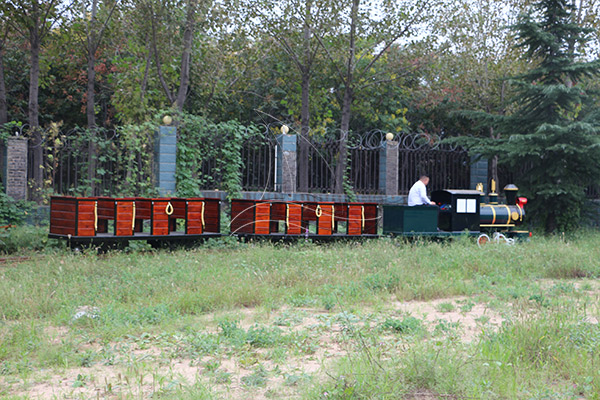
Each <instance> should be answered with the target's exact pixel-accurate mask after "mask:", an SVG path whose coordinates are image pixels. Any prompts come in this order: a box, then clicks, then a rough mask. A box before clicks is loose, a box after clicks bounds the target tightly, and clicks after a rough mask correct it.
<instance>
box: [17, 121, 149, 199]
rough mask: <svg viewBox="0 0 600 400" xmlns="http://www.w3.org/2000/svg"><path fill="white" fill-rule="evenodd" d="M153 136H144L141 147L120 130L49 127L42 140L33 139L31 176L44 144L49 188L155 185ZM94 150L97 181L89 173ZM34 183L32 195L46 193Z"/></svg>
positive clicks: (104, 190)
mask: <svg viewBox="0 0 600 400" xmlns="http://www.w3.org/2000/svg"><path fill="white" fill-rule="evenodd" d="M22 129H23V130H24V131H25V130H26V127H24V128H22ZM151 137H152V135H151V134H149V135H148V137H145V138H142V140H141V141H139V142H138V143H140V148H132V146H131V145H128V144H127V143H126V139H125V137H124V136H122V135H119V133H118V132H117V131H116V130H106V129H98V130H96V131H95V132H94V133H93V134H92V133H91V132H90V131H89V130H86V129H79V128H76V129H71V130H65V131H61V130H58V129H55V128H49V129H46V130H44V131H43V132H42V142H40V143H37V142H35V141H34V140H33V139H31V140H30V141H29V157H28V160H29V165H28V179H29V180H32V179H33V170H34V163H33V152H34V151H35V150H36V148H40V147H41V149H42V154H43V165H42V168H43V173H42V176H43V180H44V187H45V189H44V190H45V191H48V192H50V193H55V194H63V195H84V194H85V195H114V194H115V193H128V194H135V193H136V191H138V190H139V189H140V187H141V186H144V185H145V187H151V182H150V180H151V165H150V163H151V157H152V147H151V146H150V144H151ZM90 144H93V146H90ZM90 151H94V152H95V156H94V158H95V162H96V167H95V168H94V171H93V172H94V173H93V177H92V179H93V180H94V185H92V182H91V181H90V179H89V176H88V165H89V162H90ZM148 152H149V153H150V154H145V153H148ZM133 173H135V176H132V174H133ZM30 186H31V187H30V193H29V196H30V198H39V197H40V195H43V193H42V194H40V193H34V192H33V191H34V190H36V189H35V188H34V187H33V185H30ZM92 186H95V187H96V191H95V193H91V191H90V188H91V187H92ZM37 190H39V189H37Z"/></svg>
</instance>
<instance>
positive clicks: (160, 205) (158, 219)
mask: <svg viewBox="0 0 600 400" xmlns="http://www.w3.org/2000/svg"><path fill="white" fill-rule="evenodd" d="M167 204H169V201H168V200H153V201H152V235H155V236H157V235H158V236H161V235H168V234H169V216H168V215H167V213H166V211H165V210H166V208H167Z"/></svg>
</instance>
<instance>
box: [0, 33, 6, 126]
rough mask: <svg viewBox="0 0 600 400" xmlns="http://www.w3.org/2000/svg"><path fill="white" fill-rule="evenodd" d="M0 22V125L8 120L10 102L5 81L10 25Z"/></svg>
mask: <svg viewBox="0 0 600 400" xmlns="http://www.w3.org/2000/svg"><path fill="white" fill-rule="evenodd" d="M3 25H5V24H4V23H0V35H1V36H0V127H1V126H2V125H4V124H5V123H7V122H8V102H7V99H6V83H5V81H4V47H5V46H6V37H7V35H8V25H5V26H3Z"/></svg>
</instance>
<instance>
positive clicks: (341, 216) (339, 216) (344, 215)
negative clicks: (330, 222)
mask: <svg viewBox="0 0 600 400" xmlns="http://www.w3.org/2000/svg"><path fill="white" fill-rule="evenodd" d="M347 219H348V203H336V204H335V220H336V221H346V220H347Z"/></svg>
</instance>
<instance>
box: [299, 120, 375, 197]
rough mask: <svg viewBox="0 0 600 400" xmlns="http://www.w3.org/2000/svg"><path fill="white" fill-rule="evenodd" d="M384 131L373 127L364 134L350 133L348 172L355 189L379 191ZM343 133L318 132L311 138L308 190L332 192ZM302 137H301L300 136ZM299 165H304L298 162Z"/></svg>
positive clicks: (366, 191)
mask: <svg viewBox="0 0 600 400" xmlns="http://www.w3.org/2000/svg"><path fill="white" fill-rule="evenodd" d="M384 136H385V134H384V133H382V132H381V131H371V132H367V133H364V134H357V133H352V132H351V133H349V134H348V135H347V140H346V146H347V150H348V153H347V164H348V168H347V169H346V171H345V172H346V176H347V180H348V183H349V184H350V185H351V186H352V188H353V190H354V192H356V193H359V194H378V193H380V189H379V162H380V151H381V146H382V143H383V138H384ZM340 137H341V133H340V132H339V131H336V132H329V133H327V134H318V133H315V134H313V135H310V136H309V142H308V192H313V193H326V192H333V191H334V188H335V170H336V164H337V162H338V156H339V153H340V144H341V139H340ZM299 140H300V138H299ZM298 168H301V165H300V163H298Z"/></svg>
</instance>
